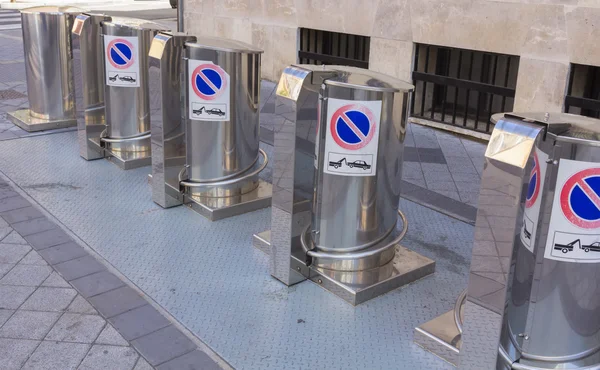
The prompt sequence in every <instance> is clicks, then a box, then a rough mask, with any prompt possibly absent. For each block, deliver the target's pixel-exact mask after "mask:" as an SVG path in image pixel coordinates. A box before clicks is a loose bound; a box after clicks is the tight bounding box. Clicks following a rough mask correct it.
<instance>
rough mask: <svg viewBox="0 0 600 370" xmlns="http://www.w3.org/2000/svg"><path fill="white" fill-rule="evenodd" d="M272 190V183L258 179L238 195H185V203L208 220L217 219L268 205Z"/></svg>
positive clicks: (269, 204)
mask: <svg viewBox="0 0 600 370" xmlns="http://www.w3.org/2000/svg"><path fill="white" fill-rule="evenodd" d="M272 191H273V185H271V184H269V183H268V182H265V181H262V180H259V181H258V187H257V188H256V189H254V190H252V191H251V192H249V193H246V194H243V195H240V196H233V197H226V198H211V197H188V196H185V204H186V205H187V206H188V207H190V208H191V209H192V210H194V211H195V212H197V213H199V214H201V215H202V216H204V217H206V218H208V219H209V220H211V221H217V220H221V219H224V218H227V217H233V216H237V215H241V214H242V213H246V212H252V211H256V210H259V209H263V208H267V207H270V206H271V194H272Z"/></svg>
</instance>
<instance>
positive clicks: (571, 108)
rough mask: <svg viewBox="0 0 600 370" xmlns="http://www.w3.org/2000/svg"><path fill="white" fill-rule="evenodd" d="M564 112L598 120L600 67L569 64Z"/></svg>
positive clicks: (599, 111)
mask: <svg viewBox="0 0 600 370" xmlns="http://www.w3.org/2000/svg"><path fill="white" fill-rule="evenodd" d="M565 112H567V113H573V114H580V115H582V116H588V117H594V118H600V67H594V66H586V65H583V64H571V72H570V74H569V88H568V89H567V96H565Z"/></svg>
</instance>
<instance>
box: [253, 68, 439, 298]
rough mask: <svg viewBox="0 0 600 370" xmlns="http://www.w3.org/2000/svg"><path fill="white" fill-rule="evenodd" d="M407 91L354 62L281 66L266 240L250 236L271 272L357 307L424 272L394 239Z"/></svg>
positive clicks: (428, 266) (399, 233)
mask: <svg viewBox="0 0 600 370" xmlns="http://www.w3.org/2000/svg"><path fill="white" fill-rule="evenodd" d="M412 90H413V86H412V85H410V84H408V83H405V82H403V81H400V80H396V79H394V78H392V77H389V76H385V75H382V74H379V73H375V72H372V71H368V70H361V69H358V68H351V67H342V66H323V67H321V66H319V67H316V66H300V65H298V66H290V67H288V68H286V70H285V71H284V73H283V75H282V76H281V79H280V81H279V85H278V87H277V92H276V94H277V103H276V107H277V108H276V116H277V117H276V118H275V121H276V122H278V124H279V125H278V126H276V127H275V132H276V134H275V139H274V147H275V157H276V159H278V161H277V162H276V165H275V167H274V173H273V176H274V178H277V179H279V180H278V182H277V185H276V186H275V187H274V190H273V207H272V230H271V234H270V243H269V241H268V240H267V239H269V238H268V237H265V235H264V234H263V235H257V236H255V241H256V243H255V244H256V245H257V246H258V247H259V248H260V249H261V250H268V251H269V252H270V255H271V274H272V275H273V276H274V277H276V278H277V279H279V280H280V281H282V282H283V283H285V284H287V285H291V284H296V283H298V282H300V281H302V280H304V279H310V280H312V281H313V282H316V283H317V284H319V285H320V286H322V287H324V288H325V289H328V290H330V291H331V292H332V293H334V294H336V295H338V296H340V297H341V298H343V299H345V300H346V301H348V302H349V303H351V304H354V305H357V304H360V303H362V302H365V301H367V300H369V299H371V298H374V297H376V296H378V295H380V294H383V293H386V292H388V291H390V290H392V289H395V288H397V287H399V286H402V285H404V284H408V283H409V282H412V281H414V280H416V279H419V278H422V277H424V276H427V275H429V274H431V273H433V271H434V269H435V262H434V261H432V260H430V259H428V258H426V257H423V256H421V255H419V254H417V253H414V252H412V251H409V250H408V249H406V248H404V247H402V246H401V245H399V242H400V240H401V239H402V237H403V236H404V235H405V233H406V231H407V227H408V223H407V220H406V218H405V216H404V215H403V214H402V212H400V211H399V210H398V206H399V204H398V203H399V194H400V178H401V173H402V151H403V141H404V135H405V132H406V119H407V104H408V98H409V94H410V92H411V91H412ZM317 93H318V94H317ZM317 106H318V109H317ZM301 110H302V111H301ZM307 112H310V114H308V113H307ZM313 128H314V129H315V130H314V131H312V129H313ZM314 138H316V139H314ZM313 143H314V145H311V144H313ZM307 149H309V150H310V152H308V150H307ZM311 174H312V175H313V176H311ZM307 179H309V180H313V181H308V183H307ZM398 219H401V220H402V228H398V227H397V221H398ZM265 244H270V247H265Z"/></svg>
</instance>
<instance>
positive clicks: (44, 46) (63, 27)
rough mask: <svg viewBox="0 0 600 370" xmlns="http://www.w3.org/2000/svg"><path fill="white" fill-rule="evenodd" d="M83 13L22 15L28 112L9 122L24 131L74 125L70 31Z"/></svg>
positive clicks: (52, 10) (47, 9)
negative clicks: (77, 17)
mask: <svg viewBox="0 0 600 370" xmlns="http://www.w3.org/2000/svg"><path fill="white" fill-rule="evenodd" d="M82 11H83V10H81V9H78V8H74V7H59V6H41V7H34V8H29V9H24V10H22V11H21V22H22V30H23V48H24V55H25V73H26V76H27V95H28V98H29V109H20V110H18V111H16V112H9V113H8V118H9V119H10V120H11V121H12V122H13V123H14V124H16V125H17V126H19V127H21V128H22V129H24V130H26V131H40V130H48V129H52V128H61V127H70V126H75V125H76V116H77V112H78V109H77V108H76V100H75V87H74V81H73V78H74V75H73V54H72V50H71V28H72V26H73V22H74V19H75V17H76V16H77V15H78V14H79V13H81V12H82Z"/></svg>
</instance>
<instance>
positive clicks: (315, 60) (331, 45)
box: [298, 28, 371, 68]
mask: <svg viewBox="0 0 600 370" xmlns="http://www.w3.org/2000/svg"><path fill="white" fill-rule="evenodd" d="M370 40H371V39H370V38H369V37H367V36H359V35H349V34H346V33H338V32H328V31H320V30H313V29H310V28H300V50H298V59H299V61H300V63H302V64H316V65H321V64H338V65H346V66H353V67H360V68H369V46H370Z"/></svg>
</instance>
